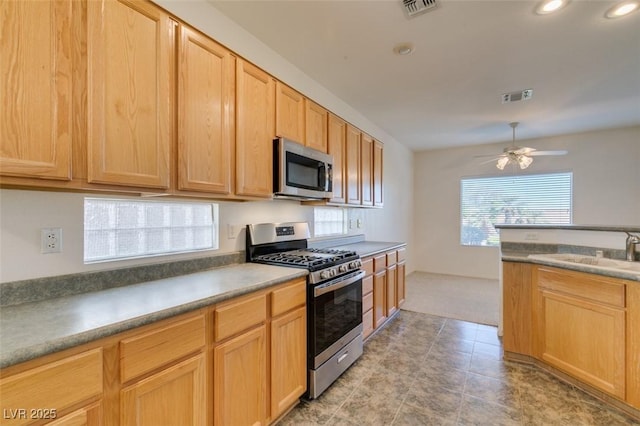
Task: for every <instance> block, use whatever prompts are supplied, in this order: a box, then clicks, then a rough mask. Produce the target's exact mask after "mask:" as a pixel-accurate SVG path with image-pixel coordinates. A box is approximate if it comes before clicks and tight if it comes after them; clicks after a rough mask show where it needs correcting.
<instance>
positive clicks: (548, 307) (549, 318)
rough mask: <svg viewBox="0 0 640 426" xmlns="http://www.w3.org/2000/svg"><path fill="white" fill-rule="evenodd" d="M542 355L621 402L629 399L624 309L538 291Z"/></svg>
mask: <svg viewBox="0 0 640 426" xmlns="http://www.w3.org/2000/svg"><path fill="white" fill-rule="evenodd" d="M538 299H539V300H538V306H539V308H540V312H539V317H538V318H537V320H538V321H539V322H538V323H537V324H538V335H539V339H540V341H539V349H540V353H539V354H538V357H539V358H541V359H542V360H543V361H546V362H548V363H549V364H550V365H552V366H554V367H556V368H558V369H560V370H563V371H565V372H567V373H569V374H570V375H572V376H574V377H576V378H577V379H579V380H581V381H583V382H585V383H588V384H590V385H592V386H594V387H596V388H598V389H600V390H602V391H605V392H607V393H609V394H611V395H615V396H617V397H619V398H624V396H625V350H624V348H625V311H624V309H620V308H613V307H610V306H607V305H604V304H598V303H593V302H589V301H586V300H583V299H580V298H577V297H572V296H569V295H566V294H562V293H557V292H555V291H550V290H546V289H541V290H539V291H538Z"/></svg>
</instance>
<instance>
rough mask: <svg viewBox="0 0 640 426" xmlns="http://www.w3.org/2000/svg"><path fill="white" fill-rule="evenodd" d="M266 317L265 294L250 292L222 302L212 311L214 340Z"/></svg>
mask: <svg viewBox="0 0 640 426" xmlns="http://www.w3.org/2000/svg"><path fill="white" fill-rule="evenodd" d="M266 319H267V296H266V294H264V293H258V294H251V295H248V296H245V297H240V298H237V299H233V300H231V301H229V302H226V303H222V304H220V306H218V307H216V310H215V311H214V335H215V340H216V342H219V341H221V340H224V339H226V338H227V337H231V336H233V335H234V334H237V333H240V332H242V331H244V330H246V329H248V328H251V327H253V326H256V325H258V324H260V323H264V321H266Z"/></svg>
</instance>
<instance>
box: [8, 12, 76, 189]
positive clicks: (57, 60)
mask: <svg viewBox="0 0 640 426" xmlns="http://www.w3.org/2000/svg"><path fill="white" fill-rule="evenodd" d="M71 7H72V2H71V1H70V0H58V1H46V2H44V1H4V0H3V1H2V2H0V28H1V29H2V30H1V31H2V37H1V38H0V76H1V77H0V98H1V99H2V101H1V102H2V104H1V106H0V123H2V124H1V125H0V174H2V175H8V176H24V177H39V178H47V179H63V180H69V179H71V126H72V117H73V115H72V111H71V107H72V93H71V81H72V77H71V68H72V63H71V41H72V34H71V32H72V26H71Z"/></svg>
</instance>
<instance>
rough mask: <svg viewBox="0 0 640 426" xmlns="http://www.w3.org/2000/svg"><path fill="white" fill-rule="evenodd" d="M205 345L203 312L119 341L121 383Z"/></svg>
mask: <svg viewBox="0 0 640 426" xmlns="http://www.w3.org/2000/svg"><path fill="white" fill-rule="evenodd" d="M204 345H205V330H204V316H203V315H199V316H197V317H194V318H189V319H185V320H182V321H179V322H176V323H174V324H170V325H165V326H162V327H160V328H158V329H155V330H151V331H149V332H146V333H143V334H140V335H138V336H134V337H130V338H128V339H124V340H122V341H121V342H120V358H121V361H120V363H121V369H120V372H121V378H122V382H123V383H124V382H127V381H129V380H131V379H133V378H135V377H138V376H140V375H142V374H144V373H147V372H149V371H152V370H154V369H156V368H158V367H161V366H163V365H165V364H167V363H169V362H171V361H174V360H176V359H179V358H181V357H183V356H185V355H188V354H190V353H192V352H195V351H197V350H198V349H200V348H202V347H203V346H204Z"/></svg>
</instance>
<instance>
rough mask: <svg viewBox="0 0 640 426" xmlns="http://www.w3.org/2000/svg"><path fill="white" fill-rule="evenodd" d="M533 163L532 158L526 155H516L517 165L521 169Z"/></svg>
mask: <svg viewBox="0 0 640 426" xmlns="http://www.w3.org/2000/svg"><path fill="white" fill-rule="evenodd" d="M531 163H533V158H531V157H527V156H526V155H520V156H519V157H518V165H519V166H520V168H521V169H522V170H524V169H526V168H527V167H529V166H530V165H531Z"/></svg>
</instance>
